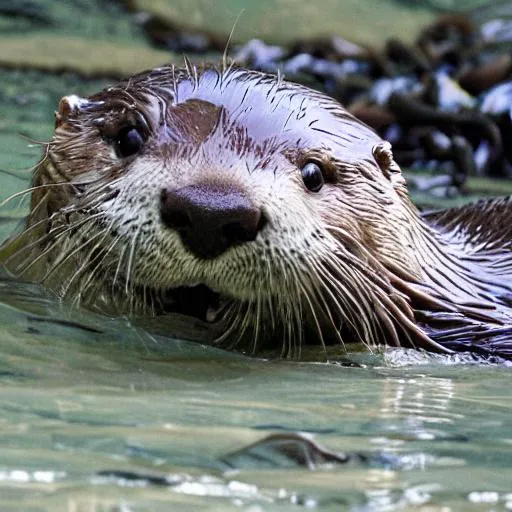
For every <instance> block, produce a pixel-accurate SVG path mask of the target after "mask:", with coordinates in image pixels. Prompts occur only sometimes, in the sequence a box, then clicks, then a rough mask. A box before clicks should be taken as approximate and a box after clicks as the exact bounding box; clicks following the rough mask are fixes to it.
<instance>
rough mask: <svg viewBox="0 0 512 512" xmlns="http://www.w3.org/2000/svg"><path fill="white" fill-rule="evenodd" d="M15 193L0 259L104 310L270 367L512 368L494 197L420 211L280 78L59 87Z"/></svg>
mask: <svg viewBox="0 0 512 512" xmlns="http://www.w3.org/2000/svg"><path fill="white" fill-rule="evenodd" d="M30 193H31V208H30V214H29V215H28V218H27V221H26V224H25V226H24V229H23V230H22V232H20V233H17V234H16V235H14V236H13V237H12V238H11V239H10V240H8V241H7V243H6V244H5V245H4V246H3V248H2V251H1V255H0V257H1V260H2V261H3V263H4V265H5V267H6V268H7V269H8V270H9V271H10V272H12V273H14V274H16V275H18V276H21V277H23V278H26V279H29V280H32V281H39V282H42V283H43V284H44V285H45V286H46V287H48V288H49V289H51V290H53V291H54V292H55V293H56V294H57V295H58V296H59V297H62V298H66V297H70V298H72V299H73V300H74V301H76V302H77V303H79V304H83V305H85V306H86V307H89V308H92V309H94V310H97V311H101V312H102V313H105V314H113V315H117V314H130V315H133V316H135V317H143V318H144V317H147V316H152V317H161V318H163V317H167V316H169V317H172V316H173V315H175V316H176V317H179V318H181V319H183V318H185V319H188V320H190V322H191V323H194V322H196V323H197V324H198V325H201V326H203V327H204V328H205V330H206V332H208V333H211V339H212V342H214V343H217V344H218V345H220V346H225V347H228V348H235V349H237V350H242V351H246V352H251V353H257V352H258V351H260V350H264V349H265V350H266V349H276V350H279V351H281V355H282V356H283V357H298V356H299V355H300V350H301V347H303V346H304V345H305V344H313V343H316V344H320V345H323V346H324V347H326V346H327V345H332V344H342V345H344V344H347V343H354V342H355V343H362V344H364V345H365V346H367V347H368V348H369V349H373V348H374V347H377V346H381V345H385V346H395V347H397V346H400V347H413V348H417V349H423V350H427V351H433V352H441V353H448V354H450V353H455V352H471V353H473V354H477V355H478V356H482V357H486V358H495V359H496V360H500V361H501V360H506V359H512V255H511V251H510V249H511V233H512V223H511V221H512V205H511V202H510V201H509V200H508V199H494V200H488V201H482V202H479V203H477V204H473V205H469V206H464V207H460V208H453V209H448V210H446V211H439V212H430V213H421V212H420V211H419V210H418V209H417V208H416V207H415V206H414V205H413V203H412V202H411V200H410V198H409V196H408V192H407V187H406V182H405V179H404V177H403V175H402V173H401V170H400V168H399V166H398V165H397V164H396V162H395V161H394V159H393V154H392V149H391V146H390V144H389V143H388V142H386V141H384V140H382V139H380V138H379V136H378V135H377V134H376V133H375V132H374V131H373V130H372V129H371V128H369V127H368V126H366V125H365V124H364V123H363V122H361V121H359V120H358V119H356V118H355V117H353V116H352V115H351V114H349V113H348V112H347V111H346V110H345V109H344V108H343V107H342V106H341V105H340V104H339V103H338V102H336V101H335V100H334V99H332V98H330V97H328V96H326V95H324V94H322V93H320V92H317V91H314V90H312V89H309V88H306V87H304V86H301V85H298V84H295V83H291V82H287V81H285V80H283V79H282V77H279V76H277V77H276V76H272V75H267V74H263V73H260V72H255V71H248V70H245V69H240V68H235V67H222V68H217V67H213V66H212V67H209V66H206V67H194V66H192V65H190V64H189V63H188V62H187V65H186V66H185V67H183V68H178V67H174V66H164V67H160V68H157V69H153V70H150V71H146V72H143V73H140V74H137V75H135V76H132V77H130V78H128V79H126V80H124V81H121V82H120V83H118V84H117V85H114V86H112V87H109V88H107V89H105V90H103V91H101V92H99V93H97V94H94V95H92V96H90V97H88V98H79V97H77V96H66V97H64V98H63V99H62V100H61V102H60V104H59V107H58V111H57V113H56V128H55V133H54V136H53V138H52V140H51V141H50V142H49V143H47V144H46V145H45V150H44V154H43V156H42V159H41V161H40V163H39V164H38V165H37V167H36V168H35V171H34V175H33V184H32V187H31V189H30ZM170 334H175V333H174V332H173V331H172V327H171V332H170Z"/></svg>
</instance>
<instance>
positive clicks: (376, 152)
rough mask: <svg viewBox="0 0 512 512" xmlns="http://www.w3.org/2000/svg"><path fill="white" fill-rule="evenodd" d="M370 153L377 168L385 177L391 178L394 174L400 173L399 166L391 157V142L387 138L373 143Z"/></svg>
mask: <svg viewBox="0 0 512 512" xmlns="http://www.w3.org/2000/svg"><path fill="white" fill-rule="evenodd" d="M372 153H373V158H375V161H376V162H377V165H378V166H379V169H380V170H381V171H382V173H383V174H384V176H386V178H388V179H389V180H392V179H393V176H396V175H397V174H398V175H401V171H400V167H399V166H398V164H397V163H396V162H395V160H394V159H393V152H392V151H391V144H390V143H389V142H388V141H387V140H383V141H382V142H379V143H378V144H375V146H373V148H372Z"/></svg>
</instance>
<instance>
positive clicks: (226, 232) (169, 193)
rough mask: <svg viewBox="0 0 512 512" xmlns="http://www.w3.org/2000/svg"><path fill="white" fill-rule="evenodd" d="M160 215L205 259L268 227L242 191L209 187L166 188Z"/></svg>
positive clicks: (250, 237) (161, 201) (163, 191)
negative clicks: (265, 226)
mask: <svg viewBox="0 0 512 512" xmlns="http://www.w3.org/2000/svg"><path fill="white" fill-rule="evenodd" d="M160 216H161V218H162V222H163V223H164V224H165V225H166V226H167V227H169V228H172V229H174V230H176V231H177V232H178V233H179V235H180V237H181V240H182V241H183V244H184V245H185V247H187V249H188V250H189V251H190V252H192V253H193V254H195V255H196V256H197V257H198V258H202V259H213V258H216V257H217V256H219V255H220V254H222V253H223V252H225V251H226V250H228V249H229V248H230V247H233V246H234V245H239V244H241V243H244V242H250V241H251V240H254V239H255V238H256V235H257V234H258V232H259V231H260V230H261V229H262V228H263V226H264V224H265V218H264V216H263V214H262V212H261V210H260V209H259V208H257V207H256V206H254V204H253V203H252V202H251V201H250V200H249V199H248V198H247V197H246V196H245V194H243V193H242V192H241V191H239V190H236V189H232V188H228V187H224V188H222V187H219V186H214V185H206V184H204V185H189V186H186V187H182V188H178V189H169V188H166V189H163V190H162V192H161V197H160Z"/></svg>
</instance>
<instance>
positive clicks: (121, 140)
mask: <svg viewBox="0 0 512 512" xmlns="http://www.w3.org/2000/svg"><path fill="white" fill-rule="evenodd" d="M143 144H144V138H143V137H142V134H141V132H140V130H139V129H138V128H137V127H136V126H126V127H125V128H122V129H121V130H120V131H119V133H118V134H117V137H116V138H115V139H114V148H115V150H116V154H117V156H118V157H119V158H126V157H127V156H131V155H134V154H135V153H137V152H138V151H140V149H141V148H142V146H143Z"/></svg>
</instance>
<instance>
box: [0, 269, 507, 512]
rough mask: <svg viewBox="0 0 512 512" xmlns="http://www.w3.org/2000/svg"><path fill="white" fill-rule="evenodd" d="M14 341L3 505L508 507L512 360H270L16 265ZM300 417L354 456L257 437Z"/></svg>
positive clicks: (7, 366) (9, 292)
mask: <svg viewBox="0 0 512 512" xmlns="http://www.w3.org/2000/svg"><path fill="white" fill-rule="evenodd" d="M0 351H1V355H0V384H1V385H0V510H2V511H4V510H52V511H53V510H73V511H75V510H76V511H78V510H80V511H81V510H87V511H88V510H203V509H205V510H206V509H208V510H270V509H272V510H274V509H276V510H288V509H289V510H297V508H299V509H301V508H303V509H315V510H316V509H318V510H340V509H345V510H355V511H371V510H404V509H406V510H410V509H414V510H429V511H430V510H436V511H437V510H439V511H441V510H443V511H444V510H506V509H507V507H508V509H510V507H511V506H512V469H511V468H510V460H512V459H511V456H512V450H511V447H512V435H511V433H512V424H511V419H512V416H511V412H512V411H511V408H512V406H511V402H510V391H509V389H510V386H509V380H510V377H509V372H510V370H509V369H508V368H504V367H496V366H491V365H488V366H484V365H462V364H453V361H449V360H444V361H443V360H442V359H438V358H437V359H436V358H430V357H429V356H425V355H421V357H418V354H417V353H414V352H409V351H391V352H388V353H386V354H383V355H364V354H351V355H350V356H349V358H348V360H349V361H352V363H353V364H352V365H351V366H348V365H346V364H340V363H336V362H331V363H329V364H323V363H294V362H286V361H264V360H260V359H255V358H249V357H245V356H243V355H240V354H233V353H228V352H223V351H221V350H217V349H215V348H212V347H203V346H201V345H199V344H194V343H186V342H180V341H177V340H172V339H168V338H165V337H162V336H155V335H153V334H149V333H147V332H145V331H143V330H141V329H140V328H136V327H134V326H133V325H131V324H130V322H129V321H128V320H127V319H122V318H121V319H119V318H118V319H110V318H103V317H99V316H95V315H92V314H89V313H86V312H79V311H75V312H69V311H66V309H65V308H62V307H61V306H60V305H59V304H57V303H56V302H55V300H54V299H52V298H51V297H50V296H48V295H46V294H45V293H44V292H43V291H42V290H40V289H39V288H38V287H36V286H33V285H26V284H20V283H15V282H10V281H8V280H5V279H4V280H2V281H1V282H0ZM448 363H449V364H448ZM295 432H303V433H311V434H312V435H313V436H314V440H315V442H316V443H319V445H320V446H322V447H323V448H325V449H326V450H327V452H325V453H327V454H329V453H334V454H341V455H343V454H346V455H347V457H346V460H345V459H344V458H343V457H341V458H336V457H335V458H329V457H328V456H327V457H326V458H324V459H322V458H320V459H318V460H320V463H319V464H318V465H317V466H316V467H317V469H315V470H308V469H306V468H305V467H304V466H303V465H302V463H301V462H300V461H301V460H302V459H301V457H298V458H297V457H295V459H294V458H293V457H292V458H291V459H290V457H289V456H287V457H284V458H283V457H282V454H281V457H280V456H279V454H277V455H276V454H275V453H274V454H272V452H271V451H270V452H269V450H268V449H267V450H266V451H264V452H262V451H261V450H259V451H258V450H254V449H252V451H251V449H249V448H248V447H250V446H251V445H253V443H258V442H260V441H261V440H263V439H264V438H266V436H269V435H273V434H280V435H281V436H284V438H285V439H286V438H287V437H286V436H288V435H289V434H292V433H295ZM256 446H258V447H261V446H262V445H261V444H260V445H256ZM266 448H268V446H267V447H266ZM299 452H300V450H298V451H297V450H295V451H291V452H290V451H289V449H288V452H287V454H288V455H290V453H292V455H293V454H296V453H299ZM234 453H236V454H238V455H237V457H238V458H236V457H235V458H233V457H231V459H226V456H228V455H229V454H234ZM263 453H264V455H262V454H263ZM269 454H270V455H269ZM242 455H243V456H244V457H241V456H242ZM273 456H275V459H273V462H272V464H270V465H269V457H273ZM294 456H295V455H294ZM227 460H229V461H230V464H228V465H226V461H227ZM236 461H238V462H236ZM247 461H249V462H250V463H248V462H247ZM290 461H291V462H290ZM294 461H295V462H294ZM322 461H323V462H322Z"/></svg>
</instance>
